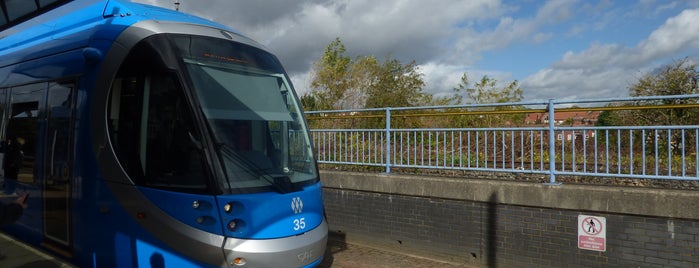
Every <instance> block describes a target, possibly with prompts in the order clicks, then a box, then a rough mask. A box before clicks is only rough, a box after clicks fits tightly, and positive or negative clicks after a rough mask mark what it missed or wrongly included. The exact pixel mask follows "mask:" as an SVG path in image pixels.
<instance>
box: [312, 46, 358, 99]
mask: <svg viewBox="0 0 699 268" xmlns="http://www.w3.org/2000/svg"><path fill="white" fill-rule="evenodd" d="M350 64H351V59H350V58H349V57H347V56H345V45H343V44H342V41H340V38H336V39H335V40H334V41H332V42H330V44H328V46H327V47H326V48H325V52H324V53H323V56H322V57H321V58H320V59H319V60H318V61H316V62H315V63H314V64H313V70H312V71H313V73H314V75H313V76H314V78H313V80H312V81H311V93H310V94H311V95H312V96H313V97H314V98H315V100H316V102H315V103H316V107H314V108H317V109H322V110H334V109H344V108H347V107H343V103H342V101H343V100H344V99H345V95H346V94H347V89H348V87H349V83H348V71H349V68H350Z"/></svg>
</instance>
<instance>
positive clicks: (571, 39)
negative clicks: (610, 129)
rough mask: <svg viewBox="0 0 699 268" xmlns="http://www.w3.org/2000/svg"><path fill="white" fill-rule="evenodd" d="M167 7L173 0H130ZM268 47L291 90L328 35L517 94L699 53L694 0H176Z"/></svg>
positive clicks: (620, 82) (562, 87) (613, 92)
mask: <svg viewBox="0 0 699 268" xmlns="http://www.w3.org/2000/svg"><path fill="white" fill-rule="evenodd" d="M133 1H134V2H140V3H146V4H152V5H157V6H161V7H166V8H174V4H173V3H174V2H175V1H174V0H133ZM179 2H180V11H181V12H185V13H190V14H193V15H197V16H200V17H204V18H207V19H210V20H213V21H216V22H219V23H222V24H225V25H227V26H229V27H231V28H233V29H235V30H236V31H238V32H239V33H242V34H243V35H246V36H248V37H250V38H252V39H254V40H256V41H258V42H260V43H261V44H263V45H265V46H266V47H267V48H268V49H269V50H270V51H271V52H272V53H274V54H275V55H277V57H279V59H280V60H281V62H282V64H283V65H284V67H285V69H286V71H287V73H288V74H289V76H290V77H291V80H292V83H293V84H294V87H295V88H296V90H297V92H298V93H299V95H303V94H306V93H308V92H309V84H310V81H311V79H312V77H311V66H312V64H313V62H315V61H317V60H318V59H319V58H320V57H321V56H322V54H323V52H324V50H325V48H326V47H327V46H328V44H329V43H330V42H332V41H333V40H335V38H340V40H341V41H342V43H343V44H344V45H345V47H346V49H347V52H346V55H347V56H350V57H352V58H354V57H356V56H367V55H374V56H376V57H377V58H378V59H385V58H386V57H391V58H395V59H398V60H400V61H401V62H402V63H403V64H408V63H410V62H413V61H414V62H415V63H416V64H418V68H419V69H418V70H419V72H420V73H422V74H423V79H424V81H425V82H426V85H425V87H424V88H423V91H425V92H427V93H431V94H434V95H436V96H450V95H452V93H453V88H454V87H457V86H458V85H459V83H460V82H461V77H462V75H463V74H464V73H466V74H468V77H469V78H470V79H471V81H475V80H479V79H480V78H481V77H483V76H486V75H487V76H488V77H491V78H494V79H496V80H498V81H499V83H500V84H501V85H505V84H509V83H510V82H512V81H513V80H517V81H519V84H520V87H521V89H522V91H523V94H524V101H541V100H548V99H555V100H559V101H560V100H587V99H600V98H617V97H627V96H628V95H629V86H631V85H632V84H633V83H635V82H637V81H638V79H639V78H640V77H642V76H643V75H645V74H648V73H653V72H654V71H656V70H658V69H659V68H661V67H662V66H664V65H668V64H673V63H675V62H676V61H679V60H683V59H685V58H686V59H687V60H688V61H689V62H690V63H699V0H677V1H672V0H634V1H632V0H598V1H595V0H589V1H588V0H579V1H576V0H570V1H568V0H551V1H538V0H516V1H514V0H513V1H507V0H502V1H500V0H432V1H427V0H380V1H376V0H294V1H290V0H179Z"/></svg>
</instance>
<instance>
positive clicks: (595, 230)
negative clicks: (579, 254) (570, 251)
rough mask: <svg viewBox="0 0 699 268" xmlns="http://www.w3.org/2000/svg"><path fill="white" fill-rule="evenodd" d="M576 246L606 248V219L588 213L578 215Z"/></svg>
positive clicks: (598, 249) (588, 248)
mask: <svg viewBox="0 0 699 268" xmlns="http://www.w3.org/2000/svg"><path fill="white" fill-rule="evenodd" d="M578 248H580V249H587V250H595V251H606V250H607V219H606V218H604V217H596V216H589V215H578Z"/></svg>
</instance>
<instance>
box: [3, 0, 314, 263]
mask: <svg viewBox="0 0 699 268" xmlns="http://www.w3.org/2000/svg"><path fill="white" fill-rule="evenodd" d="M0 2H2V4H3V5H1V6H0V8H3V9H4V8H5V7H6V6H8V5H9V3H10V1H6V0H4V1H0ZM24 2H26V3H30V2H31V3H36V7H40V5H42V4H43V3H48V4H53V5H55V6H54V7H53V8H52V9H50V10H46V11H44V12H39V13H40V14H39V13H37V14H35V15H36V16H34V17H33V18H31V19H27V20H24V21H21V22H18V23H15V25H10V26H8V27H5V29H4V30H3V31H2V32H0V119H1V124H0V140H2V145H3V146H2V147H3V148H2V149H3V150H2V153H0V158H2V161H3V163H9V161H10V160H13V159H14V158H16V157H17V156H16V155H15V154H10V153H8V152H9V150H7V148H9V147H10V145H15V146H17V145H19V146H21V148H20V149H21V152H22V154H21V156H20V158H21V159H20V162H21V165H20V167H19V169H18V170H15V171H13V170H11V169H10V168H9V165H5V164H3V168H2V179H3V185H4V189H3V190H4V193H3V194H2V195H0V196H2V198H4V200H5V201H10V200H11V198H12V199H13V198H14V197H12V196H13V195H16V194H18V193H19V194H21V193H24V192H26V193H29V195H30V197H29V201H28V205H29V208H28V209H27V210H25V213H24V215H23V216H22V218H21V219H20V221H19V222H17V223H16V224H14V225H12V226H9V227H6V229H5V231H6V232H8V233H11V234H12V235H14V236H15V237H18V238H21V239H22V240H24V241H27V242H29V243H32V244H34V245H36V246H40V247H43V248H45V249H48V250H51V251H52V252H55V253H57V254H60V255H62V256H64V257H65V258H66V259H68V260H69V261H71V262H74V263H75V264H76V265H78V266H80V267H312V266H315V265H317V264H319V262H320V261H321V260H322V258H323V253H324V251H325V245H326V240H327V233H328V227H327V224H326V221H325V217H324V211H323V206H322V196H321V185H320V181H319V176H318V171H317V167H316V163H315V159H314V155H313V150H312V148H311V146H312V145H311V143H310V140H309V133H308V129H307V126H306V122H305V121H304V118H303V113H302V111H301V108H300V105H299V102H298V97H297V96H296V94H295V92H294V90H293V88H292V86H291V83H290V82H289V78H288V76H287V75H286V74H285V72H284V70H283V69H282V66H281V64H280V63H279V61H278V59H277V58H276V57H275V56H274V55H272V54H271V53H270V52H269V51H267V50H266V49H265V48H264V47H262V46H261V45H259V44H258V43H256V42H255V41H253V40H251V39H248V38H246V37H244V36H242V35H240V34H238V33H236V32H235V31H232V30H231V29H228V28H227V27H225V26H222V25H219V24H216V23H213V22H210V21H207V20H204V19H201V18H197V17H194V16H190V15H187V14H183V13H180V12H176V11H173V10H167V9H162V8H157V7H151V6H147V5H141V4H136V3H131V2H128V1H122V0H74V1H55V0H54V1H51V0H37V1H24ZM13 3H14V4H15V5H17V3H19V1H13ZM3 11H5V10H3ZM38 11H40V10H39V9H37V12H38ZM2 13H3V14H4V15H3V16H4V19H5V20H6V21H8V19H11V18H8V17H12V16H15V17H18V16H19V17H20V18H21V14H20V15H12V14H11V13H12V12H2ZM25 13H26V12H25ZM0 19H2V18H0ZM15 160H16V159H15Z"/></svg>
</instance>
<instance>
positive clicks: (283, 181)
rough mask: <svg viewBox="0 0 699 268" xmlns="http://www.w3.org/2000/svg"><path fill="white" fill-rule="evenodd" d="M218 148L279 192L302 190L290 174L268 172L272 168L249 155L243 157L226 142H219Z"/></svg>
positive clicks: (247, 171)
mask: <svg viewBox="0 0 699 268" xmlns="http://www.w3.org/2000/svg"><path fill="white" fill-rule="evenodd" d="M217 148H218V150H219V152H221V153H222V154H223V155H224V156H227V157H229V158H230V159H231V160H232V161H235V162H237V163H240V164H242V165H243V167H244V169H243V170H244V171H245V172H246V173H248V174H250V175H253V176H254V177H257V178H261V179H263V180H264V181H266V182H267V183H269V184H270V185H271V186H272V187H273V188H274V189H275V190H276V191H277V192H279V193H291V192H298V191H301V190H302V189H301V187H299V186H297V185H296V184H294V183H293V182H291V178H289V176H287V175H284V174H278V173H277V174H275V173H270V172H267V171H269V170H270V168H264V167H262V166H260V165H258V164H256V163H255V162H254V161H252V160H251V159H250V158H249V157H243V156H242V155H241V154H240V153H238V152H236V151H235V150H233V149H232V148H231V147H230V146H229V145H227V144H225V143H217ZM265 157H266V156H265ZM224 166H225V163H224ZM226 175H227V176H231V175H232V174H227V172H226ZM227 179H230V178H227Z"/></svg>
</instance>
